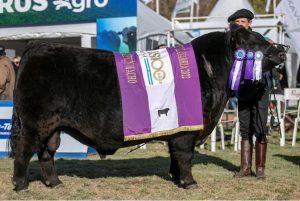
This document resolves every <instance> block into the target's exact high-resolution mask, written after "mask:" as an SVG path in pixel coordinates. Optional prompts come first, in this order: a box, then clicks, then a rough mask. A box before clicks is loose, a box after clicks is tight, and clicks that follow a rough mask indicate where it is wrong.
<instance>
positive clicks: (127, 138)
mask: <svg viewBox="0 0 300 201" xmlns="http://www.w3.org/2000/svg"><path fill="white" fill-rule="evenodd" d="M203 128H204V126H203V125H195V126H181V127H178V128H174V129H171V130H163V131H157V132H153V133H143V134H135V135H129V136H125V137H124V141H125V142H126V141H131V140H143V139H149V138H155V137H160V136H166V135H172V134H175V133H179V132H182V131H197V130H203Z"/></svg>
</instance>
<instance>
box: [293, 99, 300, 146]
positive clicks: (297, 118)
mask: <svg viewBox="0 0 300 201" xmlns="http://www.w3.org/2000/svg"><path fill="white" fill-rule="evenodd" d="M299 114H300V101H298V108H297V117H296V118H295V124H294V130H293V139H292V146H295V145H296V136H297V131H298V122H299V121H300V116H299Z"/></svg>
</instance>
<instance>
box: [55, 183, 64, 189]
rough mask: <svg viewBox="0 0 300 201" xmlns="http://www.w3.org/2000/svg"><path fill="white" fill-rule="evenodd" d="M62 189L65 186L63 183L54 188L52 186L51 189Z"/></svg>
mask: <svg viewBox="0 0 300 201" xmlns="http://www.w3.org/2000/svg"><path fill="white" fill-rule="evenodd" d="M64 187H65V185H64V184H63V183H61V184H58V185H56V186H53V187H52V188H54V189H57V188H64Z"/></svg>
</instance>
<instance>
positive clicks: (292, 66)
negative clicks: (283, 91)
mask: <svg viewBox="0 0 300 201" xmlns="http://www.w3.org/2000/svg"><path fill="white" fill-rule="evenodd" d="M275 12H276V13H282V14H284V20H283V21H282V23H283V24H284V27H285V31H286V33H287V35H288V37H289V38H287V39H286V43H287V44H288V45H290V46H291V47H292V48H291V50H290V51H289V54H288V61H287V73H288V75H289V84H290V85H289V86H291V87H295V85H296V81H297V72H298V68H299V63H300V61H299V58H300V42H299V38H300V17H299V13H300V1H299V0H297V1H296V0H289V1H281V2H280V4H279V5H278V6H277V8H276V10H275ZM297 55H298V56H297Z"/></svg>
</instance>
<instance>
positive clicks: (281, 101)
mask: <svg viewBox="0 0 300 201" xmlns="http://www.w3.org/2000/svg"><path fill="white" fill-rule="evenodd" d="M270 101H271V102H272V103H274V102H276V107H275V109H276V110H277V112H276V110H275V109H269V116H268V123H269V125H270V126H271V124H272V123H273V122H272V121H271V115H273V117H274V123H277V124H279V128H280V142H279V143H280V146H284V145H285V128H284V118H285V113H286V101H285V98H284V96H283V95H282V94H271V98H270ZM282 106H283V107H282Z"/></svg>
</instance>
